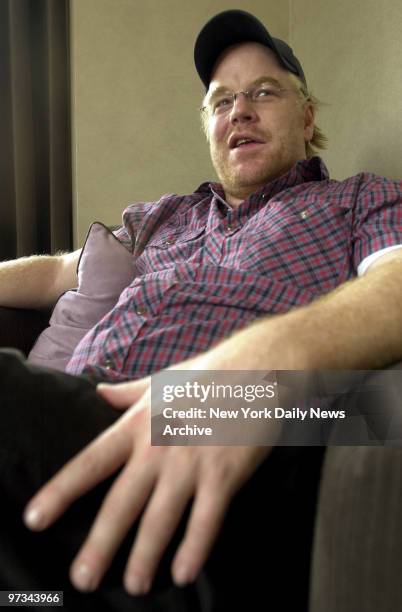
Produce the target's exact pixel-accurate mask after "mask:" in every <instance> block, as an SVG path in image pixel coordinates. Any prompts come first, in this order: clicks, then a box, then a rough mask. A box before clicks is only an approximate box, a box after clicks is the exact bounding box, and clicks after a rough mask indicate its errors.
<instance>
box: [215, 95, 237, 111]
mask: <svg viewBox="0 0 402 612" xmlns="http://www.w3.org/2000/svg"><path fill="white" fill-rule="evenodd" d="M232 101H233V98H231V97H230V96H225V97H224V98H218V99H217V100H215V102H214V103H213V110H214V112H219V111H222V110H225V109H226V108H228V107H229V106H230V105H231V104H232Z"/></svg>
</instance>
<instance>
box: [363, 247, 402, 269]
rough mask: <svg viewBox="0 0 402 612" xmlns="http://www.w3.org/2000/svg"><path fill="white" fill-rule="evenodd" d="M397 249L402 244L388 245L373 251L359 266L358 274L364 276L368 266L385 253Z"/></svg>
mask: <svg viewBox="0 0 402 612" xmlns="http://www.w3.org/2000/svg"><path fill="white" fill-rule="evenodd" d="M396 249H402V244H394V245H393V246H390V247H386V248H385V249H380V250H379V251H376V252H375V253H371V255H368V256H367V257H365V258H364V259H363V261H361V262H360V263H359V265H358V267H357V276H363V274H364V273H365V272H366V271H367V268H368V267H369V266H371V264H372V263H374V262H375V261H377V259H380V257H382V256H383V255H385V253H389V252H390V251H395V250H396Z"/></svg>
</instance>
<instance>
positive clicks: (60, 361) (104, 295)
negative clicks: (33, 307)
mask: <svg viewBox="0 0 402 612" xmlns="http://www.w3.org/2000/svg"><path fill="white" fill-rule="evenodd" d="M77 271H78V288H77V289H71V290H70V291H67V292H66V293H64V294H63V295H62V296H61V297H60V298H59V300H58V302H57V304H56V306H55V307H54V310H53V313H52V316H51V319H50V321H49V327H48V328H47V329H45V330H44V331H43V332H42V333H41V335H40V336H39V338H38V340H37V341H36V343H35V345H34V347H33V348H32V350H31V352H30V353H29V356H28V360H29V361H30V362H32V363H36V364H38V365H43V366H47V367H51V368H54V369H57V370H64V369H65V367H66V365H67V363H68V361H69V360H70V358H71V355H72V354H73V351H74V349H75V347H76V346H77V344H78V343H79V342H80V340H81V339H82V338H83V337H84V335H85V334H86V333H87V331H88V330H89V329H91V327H93V326H94V325H95V324H96V323H97V322H98V321H99V320H100V319H101V318H102V317H103V316H104V315H105V314H106V313H107V312H109V310H111V308H113V306H114V305H115V304H116V302H117V300H118V298H119V295H120V293H121V292H122V291H123V289H124V288H125V287H127V285H129V284H130V282H131V281H132V280H133V277H134V265H133V257H132V254H131V253H130V251H128V250H127V248H126V247H125V246H123V245H122V243H121V242H120V241H119V240H118V239H117V238H116V237H115V235H114V234H113V233H112V232H111V231H110V230H109V229H108V228H107V227H106V226H104V225H103V224H102V223H98V222H96V223H93V224H92V225H91V227H90V228H89V231H88V235H87V238H86V241H85V244H84V248H83V250H82V253H81V256H80V259H79V262H78V270H77Z"/></svg>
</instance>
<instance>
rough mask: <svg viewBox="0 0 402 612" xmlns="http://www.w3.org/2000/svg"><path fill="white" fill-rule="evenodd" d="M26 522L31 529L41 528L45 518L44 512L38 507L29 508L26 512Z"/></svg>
mask: <svg viewBox="0 0 402 612" xmlns="http://www.w3.org/2000/svg"><path fill="white" fill-rule="evenodd" d="M23 519H24V523H25V525H26V526H27V527H29V529H39V528H40V526H41V522H42V520H43V515H42V512H41V511H40V509H39V508H38V507H35V506H34V507H32V508H27V510H26V511H25V513H24V517H23Z"/></svg>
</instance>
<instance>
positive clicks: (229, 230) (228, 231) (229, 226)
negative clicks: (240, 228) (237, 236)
mask: <svg viewBox="0 0 402 612" xmlns="http://www.w3.org/2000/svg"><path fill="white" fill-rule="evenodd" d="M232 229H233V227H232V226H231V225H228V226H227V227H226V231H227V233H228V234H229V233H230V232H231V231H232Z"/></svg>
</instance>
